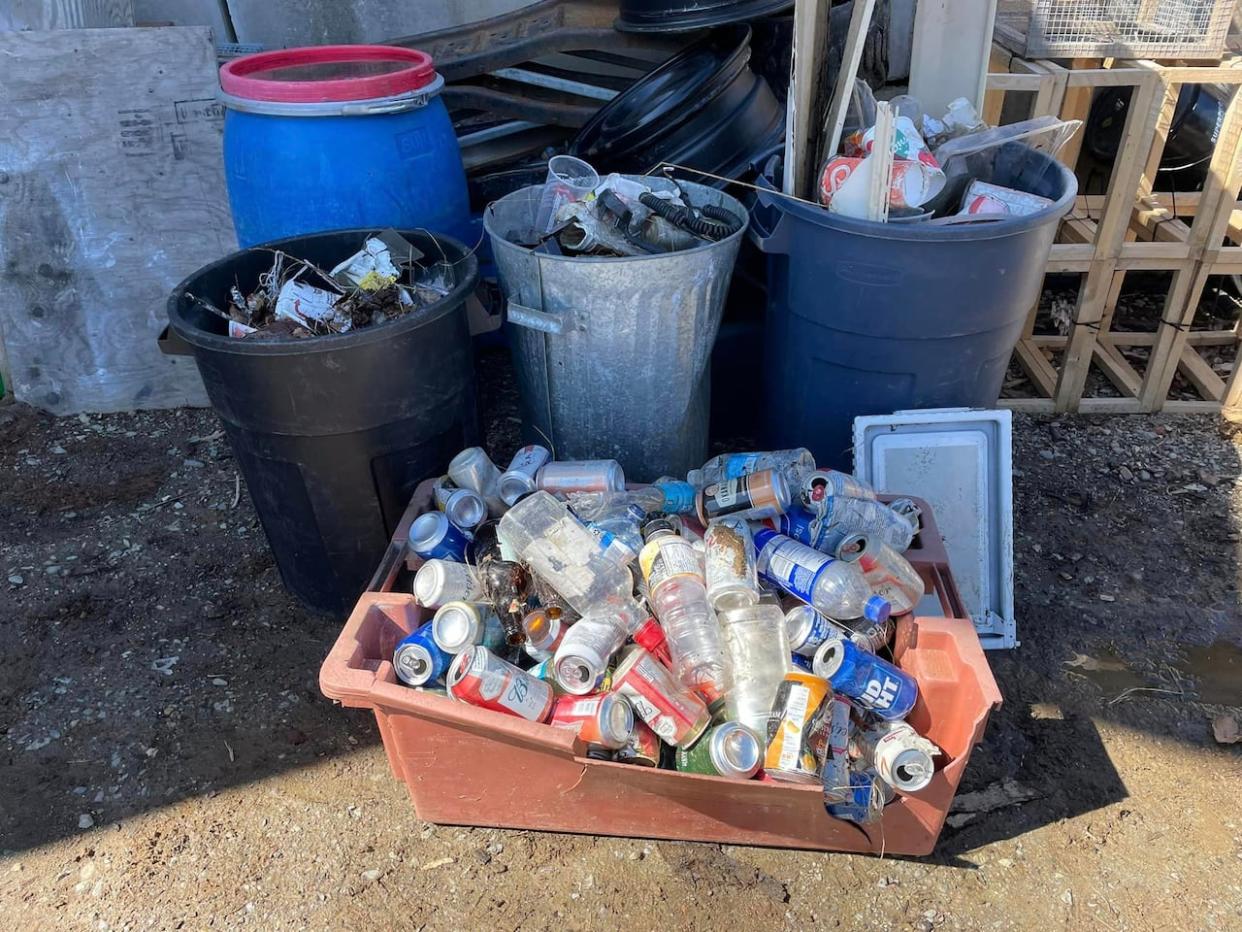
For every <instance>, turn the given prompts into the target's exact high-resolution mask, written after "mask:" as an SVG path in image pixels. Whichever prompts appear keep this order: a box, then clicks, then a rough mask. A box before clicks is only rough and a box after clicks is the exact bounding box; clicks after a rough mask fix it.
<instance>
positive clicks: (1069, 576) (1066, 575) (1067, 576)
mask: <svg viewBox="0 0 1242 932" xmlns="http://www.w3.org/2000/svg"><path fill="white" fill-rule="evenodd" d="M1057 575H1058V576H1060V577H1061V578H1062V579H1064V580H1065V581H1066V582H1069V581H1070V580H1072V579H1073V578H1074V574H1073V573H1067V572H1065V570H1061V572H1059V573H1057Z"/></svg>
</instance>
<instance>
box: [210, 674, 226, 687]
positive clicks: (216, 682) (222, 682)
mask: <svg viewBox="0 0 1242 932" xmlns="http://www.w3.org/2000/svg"><path fill="white" fill-rule="evenodd" d="M211 685H212V686H228V685H229V681H228V680H225V679H221V678H220V677H218V676H214V677H212V679H211Z"/></svg>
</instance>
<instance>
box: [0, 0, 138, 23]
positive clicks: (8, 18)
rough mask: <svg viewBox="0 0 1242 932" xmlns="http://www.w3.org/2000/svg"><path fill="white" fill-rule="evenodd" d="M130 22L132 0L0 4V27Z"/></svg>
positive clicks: (19, 0) (18, 0)
mask: <svg viewBox="0 0 1242 932" xmlns="http://www.w3.org/2000/svg"><path fill="white" fill-rule="evenodd" d="M132 25H134V3H133V0H7V2H6V3H3V4H0V30H9V29H84V28H93V27H106V26H132Z"/></svg>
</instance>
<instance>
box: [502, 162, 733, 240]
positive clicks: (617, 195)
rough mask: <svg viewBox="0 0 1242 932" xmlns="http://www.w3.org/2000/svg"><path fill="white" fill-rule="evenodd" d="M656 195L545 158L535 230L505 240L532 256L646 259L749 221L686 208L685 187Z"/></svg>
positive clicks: (705, 207) (722, 211)
mask: <svg viewBox="0 0 1242 932" xmlns="http://www.w3.org/2000/svg"><path fill="white" fill-rule="evenodd" d="M673 186H674V190H672V191H667V190H657V189H654V188H651V187H649V186H647V185H645V184H643V183H642V182H641V181H636V180H634V179H633V178H632V177H626V176H623V175H620V174H617V173H615V172H614V173H613V174H610V175H607V176H606V177H604V178H603V179H601V178H600V177H599V174H598V173H597V172H596V171H595V169H594V168H592V167H591V166H590V165H589V164H588V163H587V162H584V161H583V160H582V159H578V158H574V157H573V156H569V155H557V156H553V157H552V158H551V159H549V160H548V177H547V181H546V182H545V184H544V185H543V186H542V188H541V189H535V190H538V191H539V192H540V194H539V198H540V200H539V204H538V207H537V209H536V213H535V217H534V224H533V227H532V228H531V229H529V230H514V231H510V232H509V234H508V235H507V236H506V239H508V240H510V241H511V242H514V243H518V244H519V245H523V246H528V247H535V251H536V252H543V253H551V254H553V255H566V256H606V257H613V258H617V257H622V256H648V255H659V254H660V253H668V252H680V251H681V250H683V249H693V248H694V247H695V246H698V245H701V244H702V243H704V242H718V241H720V240H722V239H725V238H726V237H728V236H732V235H733V234H734V233H736V232H738V231H739V230H741V229H742V227H744V226H745V225H746V223H747V220H748V218H746V217H739V216H736V215H735V214H734V213H733V212H732V211H730V210H728V209H726V208H724V207H721V206H719V205H716V204H699V205H695V204H692V203H691V199H690V195H689V193H688V192H687V191H686V189H685V188H684V187H682V186H681V185H678V184H677V183H676V181H673Z"/></svg>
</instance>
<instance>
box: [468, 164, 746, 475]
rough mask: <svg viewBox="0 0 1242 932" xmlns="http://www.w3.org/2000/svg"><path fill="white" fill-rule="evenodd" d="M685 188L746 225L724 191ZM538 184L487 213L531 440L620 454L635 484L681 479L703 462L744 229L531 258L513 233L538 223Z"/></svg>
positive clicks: (660, 183) (574, 455)
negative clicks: (688, 241) (715, 236)
mask: <svg viewBox="0 0 1242 932" xmlns="http://www.w3.org/2000/svg"><path fill="white" fill-rule="evenodd" d="M624 177H628V178H633V179H634V180H637V181H642V182H643V183H644V184H647V185H648V186H650V187H651V188H653V189H669V190H671V189H672V187H673V185H672V183H671V182H669V181H668V180H666V179H663V178H652V177H642V178H639V177H638V176H630V175H627V176H624ZM679 185H680V187H681V188H682V189H683V190H684V191H685V192H686V193H687V194H688V195H689V197H690V198H691V200H692V202H693V203H694V205H695V206H702V205H705V204H716V205H718V206H721V207H724V208H725V209H727V210H729V211H732V212H733V213H735V214H736V215H737V217H738V219H739V220H742V221H745V220H746V218H747V213H746V208H744V207H743V206H742V205H741V204H740V203H739V202H738V201H737V200H736V199H734V198H732V197H730V196H729V195H727V194H724V193H723V192H720V191H717V190H715V189H714V188H709V187H706V186H704V185H699V184H692V183H688V182H679ZM541 190H542V186H541V185H534V186H532V187H529V188H523V189H522V190H521V191H515V192H514V193H512V194H510V195H508V196H506V197H504V198H501V199H500V200H499V201H496V202H495V203H494V204H492V205H491V206H490V207H489V208H488V209H487V211H486V212H485V213H484V216H483V225H484V228H485V229H486V230H487V233H488V235H489V237H490V238H491V244H492V252H493V254H494V256H495V258H496V266H497V269H498V271H499V275H500V284H501V287H502V288H503V290H504V293H505V297H506V299H507V301H508V312H507V319H508V324H509V341H510V345H511V347H512V350H513V362H514V368H515V369H516V370H517V378H518V388H519V391H520V392H521V396H522V409H523V428H524V430H525V431H526V433H527V434H528V439H531V440H533V441H535V442H538V443H543V444H545V445H549V446H550V447H551V449H552V450H553V452H554V454H555V456H556V458H557V459H606V458H614V459H616V460H618V461H619V462H620V463H621V465H622V467H624V469H625V475H626V478H627V479H628V480H630V481H641V482H649V481H651V480H653V479H656V478H658V477H660V476H663V475H672V476H684V475H685V474H686V472H687V471H688V470H690V469H693V468H695V467H697V466H700V465H702V463H703V461H704V460H706V459H707V452H708V451H707V428H708V415H709V413H710V401H711V369H710V366H711V352H712V345H713V344H714V343H715V341H716V333H717V331H718V330H719V329H720V318H721V315H722V313H723V311H724V304H725V297H726V295H727V294H728V291H729V279H730V277H731V276H732V274H733V263H734V261H735V260H736V258H737V251H738V246H739V244H740V243H741V239H742V236H743V234H744V229H745V228H743V230H739V231H738V232H736V233H734V234H733V235H731V236H729V237H727V238H726V239H723V240H721V241H719V242H716V243H707V242H705V243H704V244H703V245H701V246H696V247H695V248H693V249H687V250H683V251H681V252H674V253H664V254H660V255H652V256H638V257H633V258H619V259H618V258H594V257H572V256H557V255H549V254H545V253H536V252H535V251H534V250H532V249H529V248H527V247H525V246H520V245H518V244H516V243H514V242H511V241H510V239H509V237H510V236H513V235H514V234H516V233H518V232H519V231H527V230H530V229H532V228H533V227H534V217H535V211H536V209H537V208H538V205H539V196H540V193H541Z"/></svg>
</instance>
